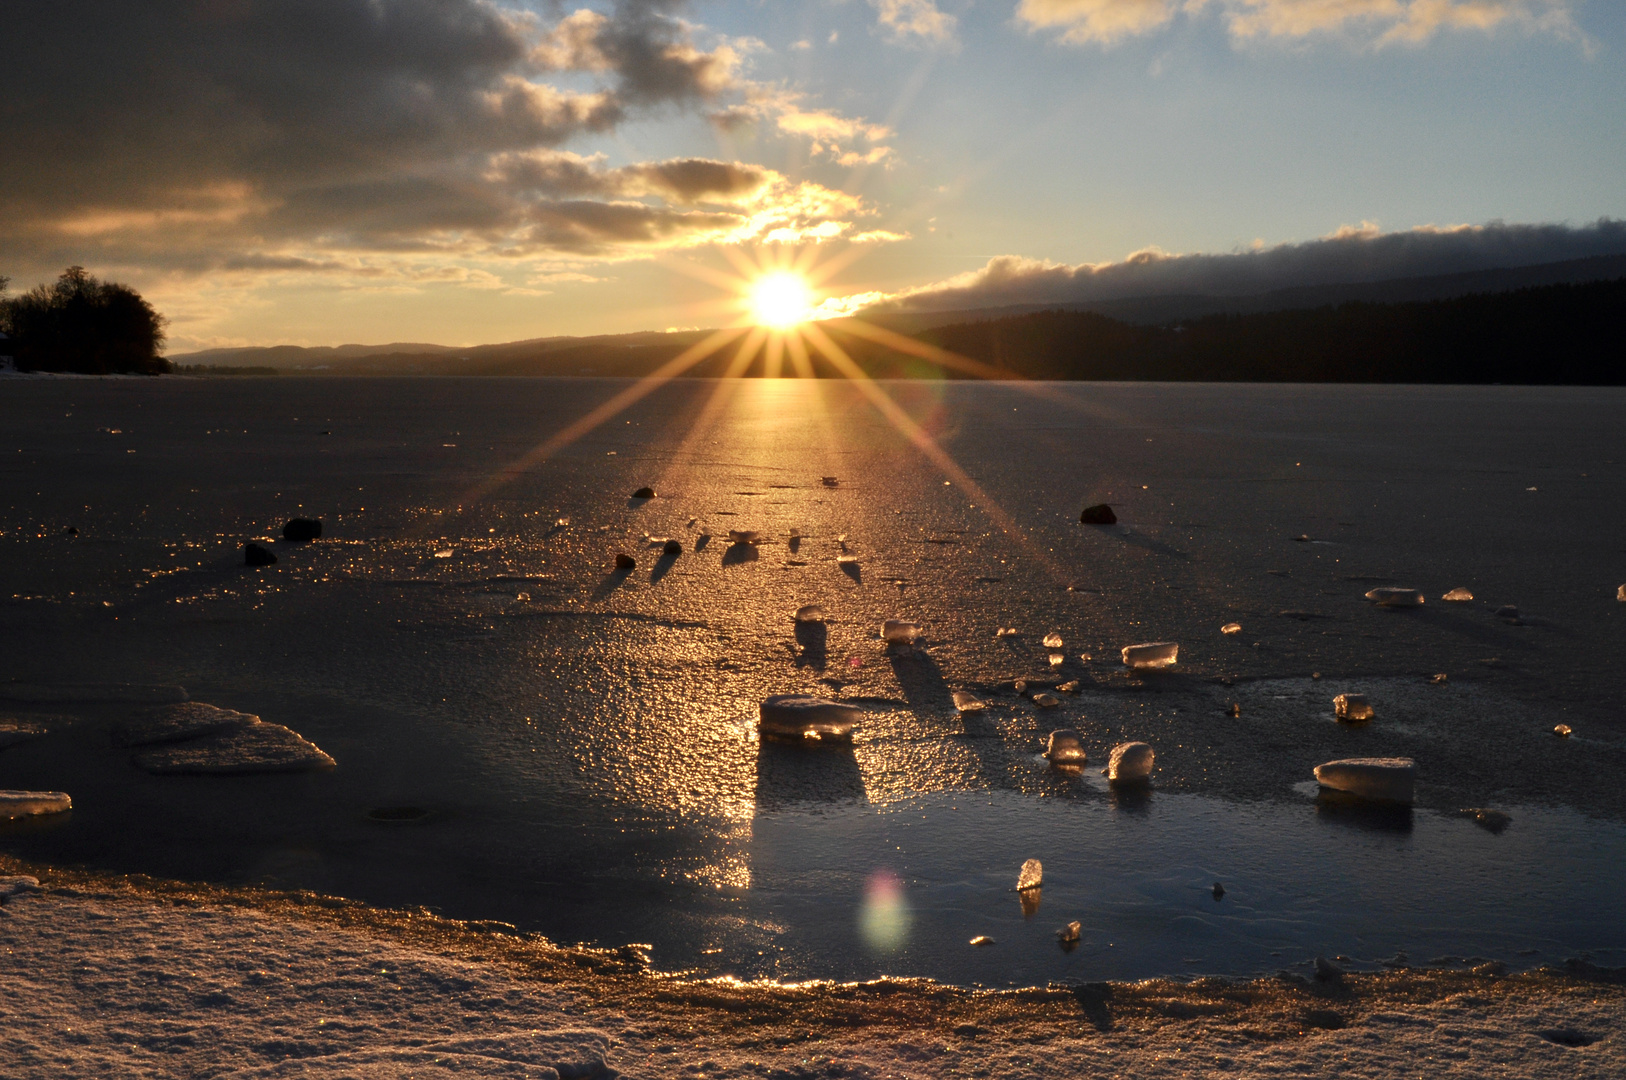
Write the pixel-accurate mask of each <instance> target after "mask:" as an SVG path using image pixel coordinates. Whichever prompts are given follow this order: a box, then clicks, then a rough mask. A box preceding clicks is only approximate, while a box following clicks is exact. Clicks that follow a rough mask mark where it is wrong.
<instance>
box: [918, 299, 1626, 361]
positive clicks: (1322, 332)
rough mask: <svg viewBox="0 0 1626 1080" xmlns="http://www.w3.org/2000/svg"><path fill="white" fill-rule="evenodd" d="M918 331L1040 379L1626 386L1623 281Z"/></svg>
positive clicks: (1027, 318)
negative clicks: (1164, 318) (1169, 321)
mask: <svg viewBox="0 0 1626 1080" xmlns="http://www.w3.org/2000/svg"><path fill="white" fill-rule="evenodd" d="M918 336H919V338H920V339H921V340H922V341H925V342H927V343H929V344H932V345H935V346H938V347H939V348H942V349H945V350H947V351H949V352H953V353H957V354H960V355H962V356H967V357H970V358H972V359H974V360H978V361H981V362H983V363H986V364H988V365H990V366H991V367H993V368H996V369H998V370H1000V371H1008V372H1009V373H1010V374H1011V376H1012V377H1015V378H1029V379H1095V380H1120V379H1127V380H1134V379H1149V380H1172V381H1215V382H1220V381H1248V382H1393V383H1409V382H1418V383H1528V384H1579V385H1626V278H1622V279H1619V280H1615V281H1607V282H1590V283H1587V284H1582V285H1548V286H1543V287H1538V288H1528V289H1517V290H1514V291H1511V292H1500V293H1476V294H1472V295H1469V296H1458V297H1454V298H1451V299H1447V300H1428V301H1420V302H1412V303H1403V304H1380V303H1368V302H1357V303H1345V304H1338V305H1336V306H1326V307H1319V308H1311V309H1297V310H1287V311H1272V312H1262V313H1257V314H1246V315H1208V316H1204V317H1202V318H1198V319H1192V320H1188V321H1185V322H1181V323H1177V324H1174V325H1171V326H1137V325H1134V324H1131V323H1127V322H1123V321H1120V320H1117V319H1112V318H1109V317H1107V316H1105V315H1101V314H1098V313H1096V312H1090V311H1045V312H1034V313H1030V314H1025V315H1014V316H1008V317H1005V318H1002V319H989V320H983V321H980V322H974V323H960V324H955V325H951V326H942V327H937V328H935V329H932V330H928V331H925V332H923V333H921V334H920V335H918Z"/></svg>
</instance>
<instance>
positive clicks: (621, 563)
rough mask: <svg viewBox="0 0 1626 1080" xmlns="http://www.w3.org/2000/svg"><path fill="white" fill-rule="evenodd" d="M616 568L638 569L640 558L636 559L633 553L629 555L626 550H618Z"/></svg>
mask: <svg viewBox="0 0 1626 1080" xmlns="http://www.w3.org/2000/svg"><path fill="white" fill-rule="evenodd" d="M615 568H616V569H617V570H636V569H637V568H638V560H637V559H634V558H633V557H632V556H631V555H628V554H627V553H626V552H625V551H618V552H616V553H615Z"/></svg>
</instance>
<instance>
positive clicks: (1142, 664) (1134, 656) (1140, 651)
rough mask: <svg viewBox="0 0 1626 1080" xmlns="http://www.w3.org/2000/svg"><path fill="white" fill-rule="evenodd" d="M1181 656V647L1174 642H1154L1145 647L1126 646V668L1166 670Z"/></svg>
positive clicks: (1124, 655)
mask: <svg viewBox="0 0 1626 1080" xmlns="http://www.w3.org/2000/svg"><path fill="white" fill-rule="evenodd" d="M1179 656H1180V646H1179V644H1178V643H1176V642H1173V641H1154V642H1149V643H1147V644H1144V645H1125V646H1124V648H1123V658H1124V666H1125V667H1131V668H1136V669H1155V668H1166V667H1168V666H1169V665H1170V664H1173V663H1174V662H1175V661H1176V660H1177V659H1178V658H1179Z"/></svg>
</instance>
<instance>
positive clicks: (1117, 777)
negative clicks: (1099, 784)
mask: <svg viewBox="0 0 1626 1080" xmlns="http://www.w3.org/2000/svg"><path fill="white" fill-rule="evenodd" d="M1156 762H1157V755H1156V754H1155V753H1153V751H1152V748H1151V747H1150V746H1147V745H1146V744H1145V743H1143V742H1126V743H1119V744H1118V745H1117V746H1114V747H1113V748H1112V754H1111V756H1109V757H1108V758H1107V780H1108V781H1109V782H1111V783H1114V784H1139V783H1143V782H1145V781H1146V779H1147V778H1148V777H1150V776H1151V775H1152V766H1153V765H1154V764H1156Z"/></svg>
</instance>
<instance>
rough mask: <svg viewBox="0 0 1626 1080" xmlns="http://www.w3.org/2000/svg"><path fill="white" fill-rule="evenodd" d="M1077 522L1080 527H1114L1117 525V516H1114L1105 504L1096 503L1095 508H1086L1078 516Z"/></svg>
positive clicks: (1110, 508)
mask: <svg viewBox="0 0 1626 1080" xmlns="http://www.w3.org/2000/svg"><path fill="white" fill-rule="evenodd" d="M1078 520H1079V523H1080V524H1082V525H1116V524H1118V515H1117V514H1114V513H1113V512H1112V507H1110V506H1108V505H1107V504H1106V503H1098V504H1097V505H1095V506H1086V507H1085V508H1084V512H1083V513H1082V514H1080V515H1079V516H1078Z"/></svg>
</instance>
